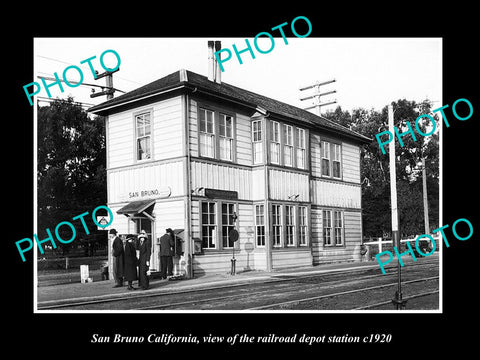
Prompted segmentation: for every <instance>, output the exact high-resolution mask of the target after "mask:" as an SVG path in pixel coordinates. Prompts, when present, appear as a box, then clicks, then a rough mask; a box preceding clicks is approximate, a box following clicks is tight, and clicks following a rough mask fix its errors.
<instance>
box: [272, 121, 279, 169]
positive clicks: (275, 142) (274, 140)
mask: <svg viewBox="0 0 480 360" xmlns="http://www.w3.org/2000/svg"><path fill="white" fill-rule="evenodd" d="M275 127H276V128H277V130H278V131H275V129H274V128H275ZM275 134H277V136H275ZM269 143H270V147H269V148H270V163H271V164H275V165H280V163H281V161H280V160H281V157H282V156H281V153H280V150H281V126H280V123H279V122H278V121H275V120H271V121H270V139H269ZM274 147H275V148H276V149H277V150H276V152H275V154H276V156H277V161H274V159H273V154H274V151H273V149H274Z"/></svg>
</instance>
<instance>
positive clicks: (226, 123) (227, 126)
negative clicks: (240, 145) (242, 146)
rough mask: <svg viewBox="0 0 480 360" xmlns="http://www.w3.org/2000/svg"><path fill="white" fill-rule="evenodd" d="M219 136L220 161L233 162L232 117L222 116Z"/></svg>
mask: <svg viewBox="0 0 480 360" xmlns="http://www.w3.org/2000/svg"><path fill="white" fill-rule="evenodd" d="M218 125H219V127H218V135H219V141H220V159H221V160H228V161H232V160H233V152H232V151H233V150H232V149H233V146H232V145H233V118H232V117H231V116H230V115H225V114H220V121H219V124H218Z"/></svg>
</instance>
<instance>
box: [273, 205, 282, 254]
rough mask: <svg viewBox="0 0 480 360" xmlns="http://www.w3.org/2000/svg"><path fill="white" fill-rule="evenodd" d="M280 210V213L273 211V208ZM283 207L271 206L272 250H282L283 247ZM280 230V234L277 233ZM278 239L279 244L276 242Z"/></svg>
mask: <svg viewBox="0 0 480 360" xmlns="http://www.w3.org/2000/svg"><path fill="white" fill-rule="evenodd" d="M274 207H275V208H276V209H277V208H278V212H275V213H274V211H273V208H274ZM282 208H283V205H282V204H271V214H272V216H271V226H272V232H271V238H272V248H281V247H283V210H282ZM277 220H278V223H276V221H277ZM277 230H278V233H277ZM277 239H278V243H276V240H277Z"/></svg>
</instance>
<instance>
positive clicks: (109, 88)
mask: <svg viewBox="0 0 480 360" xmlns="http://www.w3.org/2000/svg"><path fill="white" fill-rule="evenodd" d="M119 70H120V68H118V69H116V70H114V71H105V72H104V73H102V74H98V71H95V73H96V74H97V77H96V78H95V80H98V79H101V78H103V77H105V83H106V86H105V88H106V90H103V87H102V91H100V92H98V93H95V92H93V93H92V94H90V97H91V98H94V97H97V96H103V95H106V96H107V100H110V99H113V93H114V92H115V89H114V87H113V73H114V72H117V71H119ZM92 91H94V90H92Z"/></svg>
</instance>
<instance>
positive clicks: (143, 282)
mask: <svg viewBox="0 0 480 360" xmlns="http://www.w3.org/2000/svg"><path fill="white" fill-rule="evenodd" d="M138 250H139V259H138V278H139V279H138V285H139V286H140V287H141V288H142V289H143V290H147V289H148V287H149V284H150V281H149V279H148V275H147V272H148V268H149V266H150V255H151V254H152V245H151V242H150V240H149V239H148V237H147V234H146V233H145V230H142V231H141V233H140V235H139V236H138Z"/></svg>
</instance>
